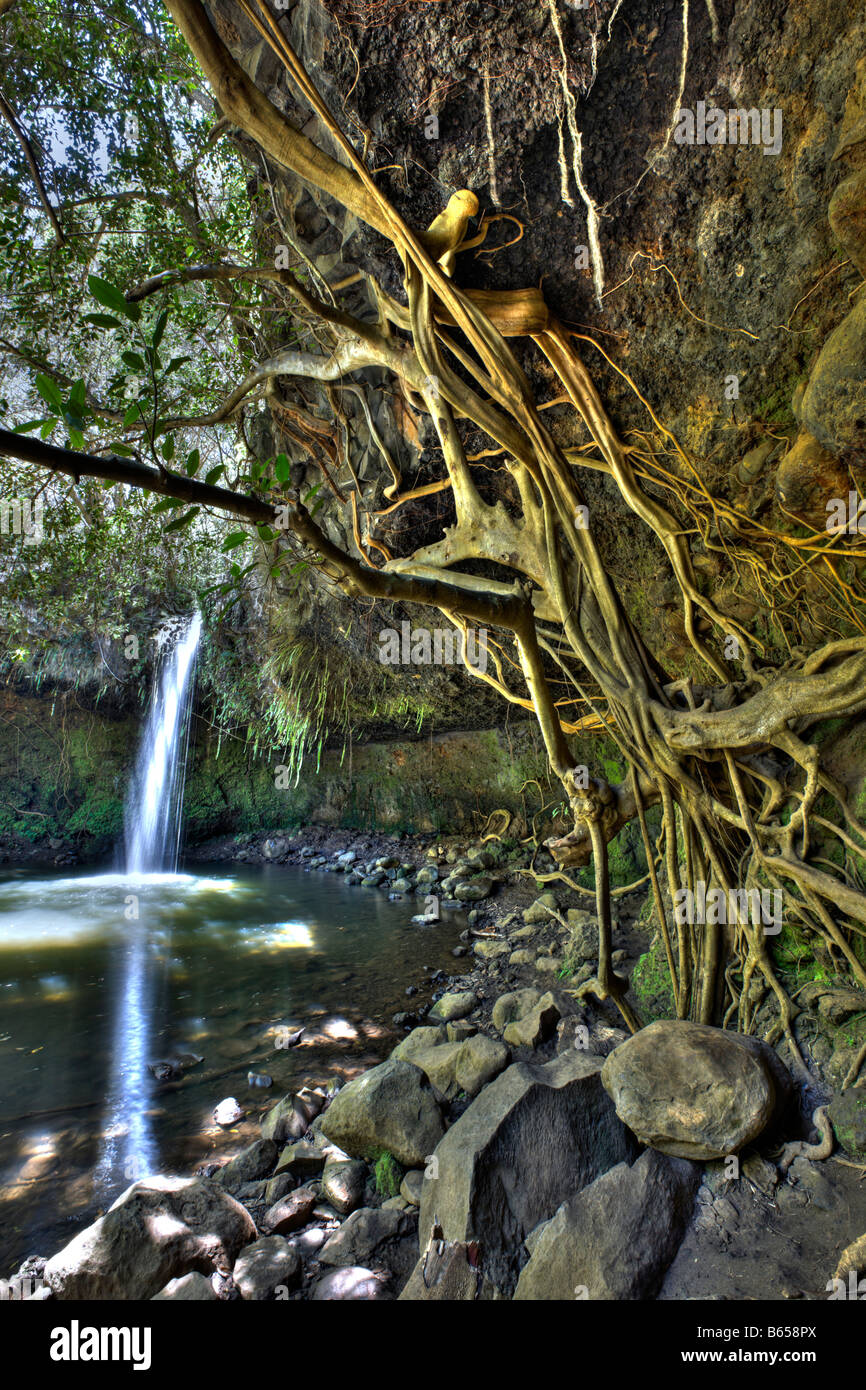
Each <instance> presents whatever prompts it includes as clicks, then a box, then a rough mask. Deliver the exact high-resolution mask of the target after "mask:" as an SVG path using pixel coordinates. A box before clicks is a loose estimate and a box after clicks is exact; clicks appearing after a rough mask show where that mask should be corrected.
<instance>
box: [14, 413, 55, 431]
mask: <svg viewBox="0 0 866 1390" xmlns="http://www.w3.org/2000/svg"><path fill="white" fill-rule="evenodd" d="M56 424H57V421H56V420H55V419H54V418H53V417H52V416H43V417H42V419H41V420H26V421H25V423H24V424H23V425H15V426H14V427H13V430H12V433H13V434H29V433H30V431H31V430H38V429H41V428H42V426H43V425H51V426H52V427H53V426H54V425H56Z"/></svg>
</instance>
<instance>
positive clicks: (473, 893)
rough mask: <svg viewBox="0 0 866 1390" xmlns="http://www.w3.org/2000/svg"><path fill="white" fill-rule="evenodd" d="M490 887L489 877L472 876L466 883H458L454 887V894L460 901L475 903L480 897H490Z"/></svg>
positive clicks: (491, 883) (490, 880)
mask: <svg viewBox="0 0 866 1390" xmlns="http://www.w3.org/2000/svg"><path fill="white" fill-rule="evenodd" d="M492 887H493V880H492V879H491V878H484V877H481V878H473V879H470V880H469V882H468V883H458V884H457V886H456V888H455V889H454V896H455V898H456V899H457V901H458V902H461V903H477V902H480V901H481V899H482V898H489V897H490V890H491V888H492Z"/></svg>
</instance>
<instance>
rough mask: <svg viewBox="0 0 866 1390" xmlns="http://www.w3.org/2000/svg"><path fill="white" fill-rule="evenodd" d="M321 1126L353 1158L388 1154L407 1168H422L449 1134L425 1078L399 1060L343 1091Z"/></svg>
mask: <svg viewBox="0 0 866 1390" xmlns="http://www.w3.org/2000/svg"><path fill="white" fill-rule="evenodd" d="M321 1126H322V1133H323V1134H324V1135H325V1136H326V1137H327V1138H328V1139H330V1140H331V1141H332V1143H334V1144H338V1145H339V1147H340V1148H341V1149H343V1150H344V1151H345V1152H346V1153H347V1154H350V1155H351V1156H352V1157H353V1158H364V1157H365V1156H367V1155H371V1154H374V1153H375V1152H376V1151H377V1150H382V1149H387V1150H388V1152H389V1153H391V1154H393V1155H394V1157H395V1158H396V1160H397V1162H398V1163H402V1164H403V1166H404V1167H405V1168H418V1167H421V1166H423V1164H424V1163H425V1162H426V1160H427V1156H428V1154H432V1152H433V1150H434V1149H435V1148H436V1145H437V1144H438V1143H439V1140H440V1139H441V1138H442V1135H443V1133H444V1125H443V1123H442V1115H441V1112H440V1110H439V1106H438V1105H437V1103H436V1100H435V1098H434V1095H433V1092H432V1090H431V1089H430V1086H429V1084H428V1082H427V1080H426V1078H425V1076H424V1073H423V1072H422V1071H421V1070H420V1068H419V1067H416V1066H413V1065H412V1063H411V1062H404V1061H401V1060H399V1059H398V1058H394V1057H392V1058H390V1059H389V1060H388V1061H387V1062H383V1063H382V1064H381V1066H378V1067H372V1068H371V1069H370V1071H365V1072H364V1074H363V1076H359V1077H356V1079H355V1080H354V1081H350V1082H349V1084H348V1086H344V1087H343V1089H342V1091H338V1093H337V1095H336V1096H335V1097H334V1099H333V1100H332V1102H331V1104H330V1106H329V1107H328V1109H327V1110H326V1112H325V1114H324V1115H323V1117H322V1122H321Z"/></svg>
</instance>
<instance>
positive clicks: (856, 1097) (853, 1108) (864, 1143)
mask: <svg viewBox="0 0 866 1390" xmlns="http://www.w3.org/2000/svg"><path fill="white" fill-rule="evenodd" d="M827 1113H828V1114H829V1116H830V1123H831V1124H832V1126H833V1133H834V1134H835V1136H836V1139H837V1141H838V1143H840V1144H841V1145H842V1148H843V1149H845V1150H846V1152H847V1153H849V1154H850V1155H851V1157H852V1158H853V1159H856V1160H857V1161H858V1162H861V1163H862V1162H866V1086H863V1085H861V1086H852V1087H851V1089H850V1090H849V1091H843V1092H842V1094H841V1095H840V1096H836V1098H835V1100H833V1101H831V1102H830V1105H829V1106H828V1107H827Z"/></svg>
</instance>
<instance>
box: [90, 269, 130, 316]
mask: <svg viewBox="0 0 866 1390" xmlns="http://www.w3.org/2000/svg"><path fill="white" fill-rule="evenodd" d="M87 288H88V289H89V290H90V293H91V294H92V295H93V298H94V299H96V300H97V301H98V302H99V303H100V304H102V305H104V307H105V308H106V309H113V310H114V312H115V313H116V314H122V315H123V317H124V318H125V319H129V321H130V323H138V320H139V319H140V318H141V309H140V308H139V306H138V305H137V304H129V303H127V300H126V296H125V295H124V294H123V293H122V291H120V290H119V289H118V288H117V286H116V285H110V284H109V282H108V281H107V280H102V279H100V277H99V276H98V275H88V277H87Z"/></svg>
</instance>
